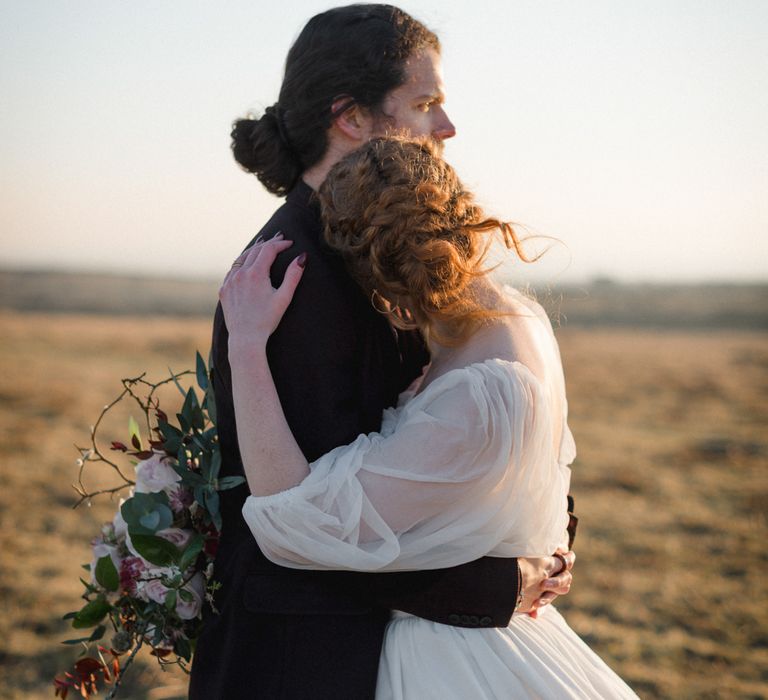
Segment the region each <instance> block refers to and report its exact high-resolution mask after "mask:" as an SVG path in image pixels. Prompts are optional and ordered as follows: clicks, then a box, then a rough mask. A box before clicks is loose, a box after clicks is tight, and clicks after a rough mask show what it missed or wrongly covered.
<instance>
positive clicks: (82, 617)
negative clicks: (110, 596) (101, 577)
mask: <svg viewBox="0 0 768 700" xmlns="http://www.w3.org/2000/svg"><path fill="white" fill-rule="evenodd" d="M110 610H112V606H111V605H110V604H109V603H108V602H107V601H106V599H105V598H104V597H102V596H99V597H98V598H96V599H95V600H91V601H89V602H88V603H86V604H85V605H84V606H83V607H82V608H81V609H80V611H79V612H77V613H76V614H75V617H74V619H73V620H72V627H74V628H75V629H87V628H88V627H93V626H94V625H97V624H98V623H99V622H101V621H102V620H103V619H104V617H105V616H106V614H107V613H108V612H109V611H110Z"/></svg>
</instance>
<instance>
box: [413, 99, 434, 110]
mask: <svg viewBox="0 0 768 700" xmlns="http://www.w3.org/2000/svg"><path fill="white" fill-rule="evenodd" d="M433 104H434V102H422V103H421V104H419V105H416V109H418V110H419V112H425V113H426V112H429V110H430V108H431V107H432V105H433Z"/></svg>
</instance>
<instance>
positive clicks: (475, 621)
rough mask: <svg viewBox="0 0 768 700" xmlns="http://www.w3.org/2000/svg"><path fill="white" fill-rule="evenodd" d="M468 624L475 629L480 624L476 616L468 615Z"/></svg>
mask: <svg viewBox="0 0 768 700" xmlns="http://www.w3.org/2000/svg"><path fill="white" fill-rule="evenodd" d="M469 624H471V625H474V626H475V627H477V625H479V624H480V618H479V617H478V616H477V615H470V616H469Z"/></svg>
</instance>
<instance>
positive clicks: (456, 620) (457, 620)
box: [448, 613, 461, 625]
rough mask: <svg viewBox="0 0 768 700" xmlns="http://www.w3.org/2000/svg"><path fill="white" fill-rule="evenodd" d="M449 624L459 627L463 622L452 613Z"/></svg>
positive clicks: (449, 616)
mask: <svg viewBox="0 0 768 700" xmlns="http://www.w3.org/2000/svg"><path fill="white" fill-rule="evenodd" d="M448 622H450V623H451V624H452V625H458V624H459V622H461V618H460V617H459V616H458V615H457V614H456V613H451V614H450V615H448Z"/></svg>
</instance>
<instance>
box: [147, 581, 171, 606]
mask: <svg viewBox="0 0 768 700" xmlns="http://www.w3.org/2000/svg"><path fill="white" fill-rule="evenodd" d="M167 595H168V588H166V587H165V586H164V585H163V584H162V583H161V582H160V579H157V578H153V579H150V580H149V581H145V582H144V585H143V586H142V587H141V592H140V597H141V598H144V599H145V600H153V601H155V603H164V602H165V597H166V596H167Z"/></svg>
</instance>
